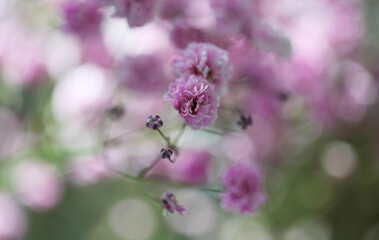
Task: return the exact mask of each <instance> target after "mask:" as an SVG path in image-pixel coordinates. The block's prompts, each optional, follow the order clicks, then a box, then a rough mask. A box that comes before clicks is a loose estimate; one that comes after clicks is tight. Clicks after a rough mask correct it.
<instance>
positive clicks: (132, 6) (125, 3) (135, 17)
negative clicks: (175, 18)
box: [114, 0, 155, 27]
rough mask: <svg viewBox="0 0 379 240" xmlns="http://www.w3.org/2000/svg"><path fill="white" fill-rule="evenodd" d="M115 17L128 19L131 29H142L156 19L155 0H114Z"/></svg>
mask: <svg viewBox="0 0 379 240" xmlns="http://www.w3.org/2000/svg"><path fill="white" fill-rule="evenodd" d="M114 5H115V7H116V12H115V16H117V17H126V18H127V19H128V24H129V26H130V27H141V26H143V25H145V24H146V23H148V22H150V21H151V20H152V19H153V18H154V9H155V1H154V0H114Z"/></svg>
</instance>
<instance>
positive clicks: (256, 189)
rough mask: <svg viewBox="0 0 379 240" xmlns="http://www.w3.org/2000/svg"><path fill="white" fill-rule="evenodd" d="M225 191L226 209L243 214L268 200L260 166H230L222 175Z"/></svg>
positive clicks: (259, 206)
mask: <svg viewBox="0 0 379 240" xmlns="http://www.w3.org/2000/svg"><path fill="white" fill-rule="evenodd" d="M221 181H222V182H223V184H224V187H225V192H224V193H223V194H222V199H221V201H222V205H223V207H224V208H225V209H227V210H230V211H236V212H239V213H241V214H245V213H253V212H255V211H257V210H258V209H259V208H261V207H262V206H263V205H264V204H265V202H266V196H265V194H264V192H263V189H262V186H261V184H262V173H261V172H260V170H259V169H258V168H252V167H249V166H246V165H245V164H242V163H239V164H237V165H234V166H233V165H232V166H229V167H228V168H227V169H226V170H225V172H224V173H223V174H222V176H221Z"/></svg>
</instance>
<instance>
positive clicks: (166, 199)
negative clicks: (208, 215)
mask: <svg viewBox="0 0 379 240" xmlns="http://www.w3.org/2000/svg"><path fill="white" fill-rule="evenodd" d="M161 204H162V207H163V208H164V210H165V213H171V214H174V213H175V212H178V213H179V214H181V215H183V213H184V212H185V211H186V208H185V207H183V206H182V205H180V204H179V202H178V201H177V200H176V197H175V195H174V194H173V193H172V192H170V191H167V192H165V194H164V195H163V197H162V199H161Z"/></svg>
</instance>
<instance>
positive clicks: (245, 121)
mask: <svg viewBox="0 0 379 240" xmlns="http://www.w3.org/2000/svg"><path fill="white" fill-rule="evenodd" d="M237 124H238V126H240V127H241V128H242V129H246V128H247V127H249V126H251V125H252V124H253V120H252V118H251V115H250V114H242V115H241V116H240V117H239V119H238V121H237Z"/></svg>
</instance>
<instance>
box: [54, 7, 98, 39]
mask: <svg viewBox="0 0 379 240" xmlns="http://www.w3.org/2000/svg"><path fill="white" fill-rule="evenodd" d="M61 7H62V13H63V17H64V20H65V21H66V23H65V25H64V26H63V29H64V30H65V31H67V32H69V33H72V34H76V35H78V36H80V37H82V38H86V37H91V36H93V35H97V34H99V31H100V23H101V20H102V14H101V12H100V11H99V6H98V4H97V2H96V1H92V0H86V1H78V0H70V1H67V2H64V3H63V4H62V6H61Z"/></svg>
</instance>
